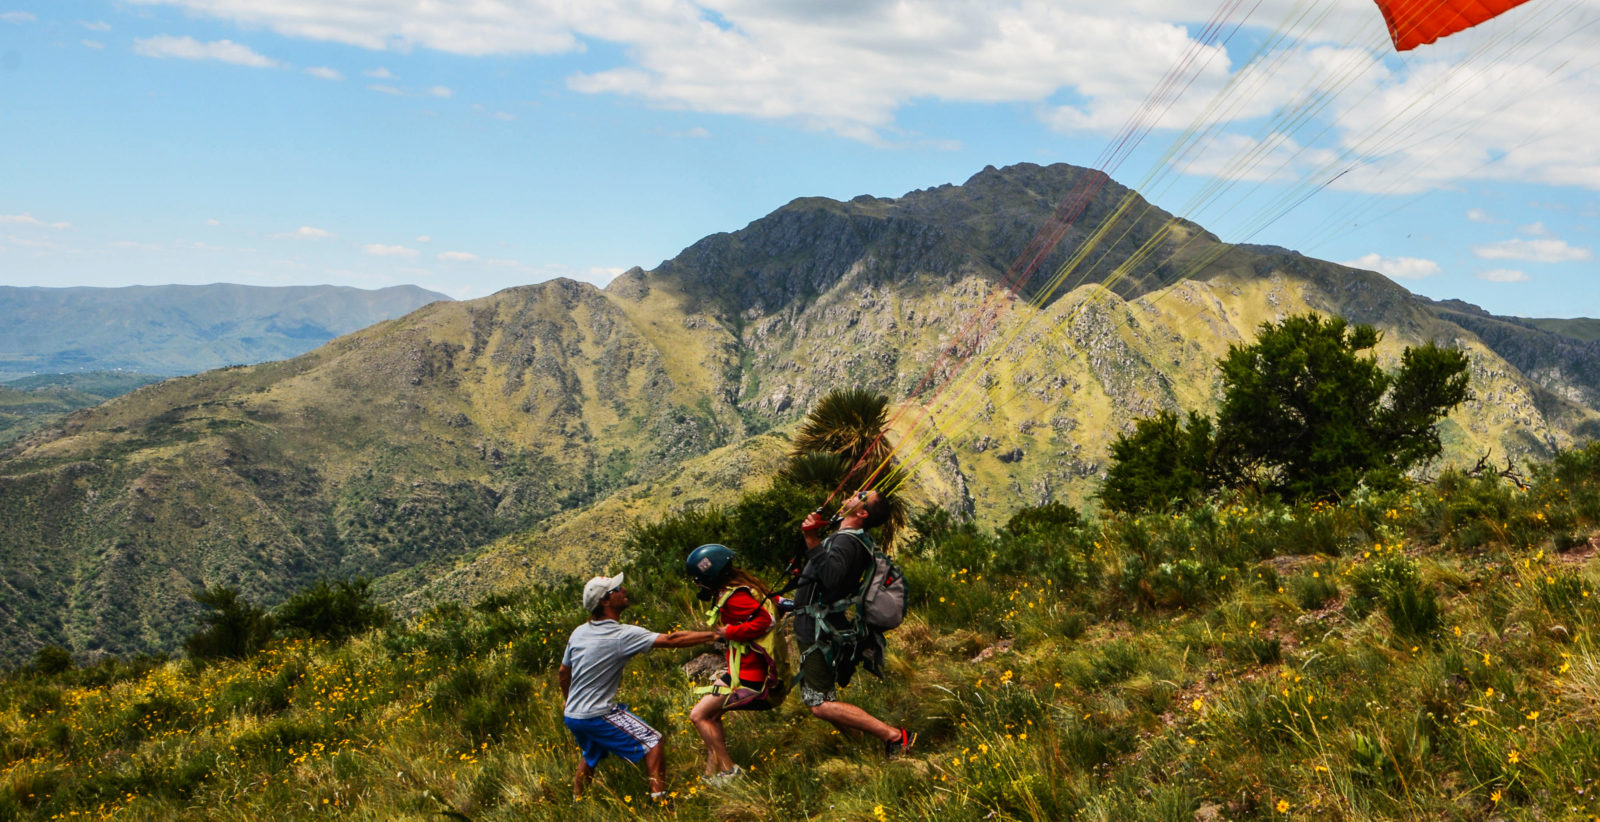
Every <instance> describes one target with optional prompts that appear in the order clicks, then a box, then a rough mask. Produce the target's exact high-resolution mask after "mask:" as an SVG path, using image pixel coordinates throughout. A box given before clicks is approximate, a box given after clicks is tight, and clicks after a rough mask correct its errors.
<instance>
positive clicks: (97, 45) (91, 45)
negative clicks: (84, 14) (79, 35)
mask: <svg viewBox="0 0 1600 822" xmlns="http://www.w3.org/2000/svg"><path fill="white" fill-rule="evenodd" d="M78 43H79V44H81V45H82V46H83V47H84V48H86V49H94V50H95V51H100V50H101V49H104V48H105V47H106V44H105V43H102V42H100V41H99V40H79V41H78Z"/></svg>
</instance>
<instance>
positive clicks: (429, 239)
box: [417, 234, 433, 243]
mask: <svg viewBox="0 0 1600 822" xmlns="http://www.w3.org/2000/svg"><path fill="white" fill-rule="evenodd" d="M417 242H419V243H431V242H433V238H432V237H429V236H428V235H426V234H419V235H417Z"/></svg>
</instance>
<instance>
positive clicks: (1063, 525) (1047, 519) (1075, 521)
mask: <svg viewBox="0 0 1600 822" xmlns="http://www.w3.org/2000/svg"><path fill="white" fill-rule="evenodd" d="M1081 527H1083V517H1082V516H1081V515H1080V514H1079V513H1078V510H1077V509H1076V508H1071V507H1068V506H1066V505H1063V504H1061V503H1059V502H1047V503H1045V504H1044V505H1037V506H1034V507H1031V508H1023V509H1021V510H1019V511H1017V512H1016V513H1015V514H1012V515H1011V518H1010V519H1008V520H1006V525H1005V532H1006V533H1007V534H1008V535H1010V536H1013V537H1020V536H1022V535H1024V534H1031V533H1034V532H1036V531H1053V532H1060V531H1066V530H1069V529H1074V528H1081Z"/></svg>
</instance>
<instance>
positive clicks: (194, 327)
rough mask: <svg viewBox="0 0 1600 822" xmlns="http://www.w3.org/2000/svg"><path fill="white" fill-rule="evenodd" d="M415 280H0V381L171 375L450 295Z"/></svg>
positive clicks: (242, 359) (306, 342)
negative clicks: (373, 283) (385, 284)
mask: <svg viewBox="0 0 1600 822" xmlns="http://www.w3.org/2000/svg"><path fill="white" fill-rule="evenodd" d="M449 299H450V298H449V297H446V296H445V295H443V294H439V293H436V292H432V291H427V290H425V289H422V288H420V287H418V286H412V285H405V286H391V287H389V288H382V289H376V290H367V289H359V288H351V287H349V286H331V285H323V286H250V285H239V284H234V283H213V284H210V285H160V286H147V285H133V286H124V287H121V288H95V287H88V286H75V287H68V288H44V287H31V286H30V287H17V286H0V382H3V381H7V380H10V379H14V378H17V377H23V376H28V375H30V374H35V373H72V372H79V371H132V372H139V373H146V374H153V375H156V376H163V377H171V376H179V375H184V374H195V373H199V372H201V371H206V370H209V369H212V368H219V367H222V366H225V365H236V364H251V363H257V362H265V361H268V360H279V359H286V358H288V357H293V356H297V355H299V354H303V353H305V352H306V351H309V350H311V349H312V348H315V347H316V346H318V345H321V344H322V343H325V342H327V341H329V340H331V339H333V338H335V337H338V336H341V335H343V334H347V333H350V332H352V331H356V330H359V329H362V328H365V327H367V326H370V325H372V324H373V323H376V322H379V321H381V320H386V319H391V318H393V317H397V316H401V315H403V314H406V313H409V312H410V311H412V310H415V309H417V308H420V307H422V306H423V305H426V304H427V303H430V302H435V301H438V300H449Z"/></svg>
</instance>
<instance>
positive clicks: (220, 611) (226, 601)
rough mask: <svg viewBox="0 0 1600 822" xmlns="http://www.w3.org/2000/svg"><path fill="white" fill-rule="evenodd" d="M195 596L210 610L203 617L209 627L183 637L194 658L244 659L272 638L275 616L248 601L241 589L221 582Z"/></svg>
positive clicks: (184, 646)
mask: <svg viewBox="0 0 1600 822" xmlns="http://www.w3.org/2000/svg"><path fill="white" fill-rule="evenodd" d="M192 596H193V597H194V600H195V602H198V603H200V604H201V605H203V606H205V607H206V608H207V609H208V610H209V613H207V614H206V615H204V616H202V617H201V618H200V621H201V623H202V624H203V625H204V626H205V627H203V628H201V629H200V630H199V631H196V632H195V633H193V634H191V635H190V636H189V638H188V639H185V640H184V641H183V649H184V650H185V651H187V652H188V653H189V657H190V658H191V659H242V658H244V657H247V656H249V655H251V654H253V653H255V652H257V651H259V650H261V649H262V648H265V647H266V645H267V642H268V641H269V640H270V639H271V638H272V616H271V615H269V614H268V613H267V612H265V611H263V610H261V609H260V608H257V607H255V606H253V605H251V604H250V603H248V602H245V601H244V600H243V599H241V598H240V597H239V592H238V591H235V590H234V589H232V588H225V587H222V586H218V587H216V588H207V589H201V590H199V591H196V592H194V594H193V595H192Z"/></svg>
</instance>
